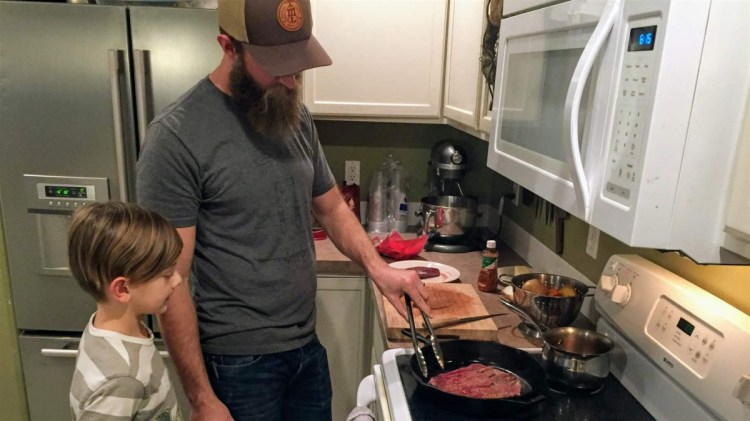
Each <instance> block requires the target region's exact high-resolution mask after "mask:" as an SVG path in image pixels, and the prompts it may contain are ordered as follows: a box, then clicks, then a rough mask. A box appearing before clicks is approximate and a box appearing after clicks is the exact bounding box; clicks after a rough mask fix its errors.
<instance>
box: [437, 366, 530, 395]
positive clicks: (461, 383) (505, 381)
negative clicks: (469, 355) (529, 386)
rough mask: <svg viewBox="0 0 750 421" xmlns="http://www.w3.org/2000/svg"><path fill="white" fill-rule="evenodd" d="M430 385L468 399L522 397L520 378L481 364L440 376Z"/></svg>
mask: <svg viewBox="0 0 750 421" xmlns="http://www.w3.org/2000/svg"><path fill="white" fill-rule="evenodd" d="M429 383H430V384H431V385H432V386H434V387H436V388H438V389H440V390H442V391H443V392H448V393H452V394H454V395H460V396H465V397H468V398H478V399H501V398H510V397H513V396H520V395H521V380H520V379H519V378H518V376H516V375H515V374H511V373H508V372H505V371H502V370H498V369H496V368H494V367H490V366H487V365H484V364H479V363H474V364H471V365H468V366H466V367H461V368H458V369H456V370H451V371H448V372H445V373H442V374H439V375H437V376H435V377H433V378H431V379H430V382H429Z"/></svg>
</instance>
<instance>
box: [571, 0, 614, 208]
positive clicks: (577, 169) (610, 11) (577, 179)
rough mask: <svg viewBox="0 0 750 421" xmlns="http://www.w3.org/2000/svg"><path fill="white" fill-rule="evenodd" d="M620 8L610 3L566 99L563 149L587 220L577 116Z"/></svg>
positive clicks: (586, 189) (587, 195) (587, 194)
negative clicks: (587, 85)
mask: <svg viewBox="0 0 750 421" xmlns="http://www.w3.org/2000/svg"><path fill="white" fill-rule="evenodd" d="M621 8H622V0H611V1H609V2H608V4H607V6H606V7H605V8H604V11H603V12H602V16H601V19H600V20H599V23H598V24H597V25H596V28H594V32H593V33H592V34H591V39H590V40H589V42H588V43H587V44H586V47H585V48H584V49H583V54H581V58H580V60H578V64H577V65H576V69H575V71H574V72H573V77H572V79H571V81H570V86H569V87H568V95H567V97H566V98H565V115H564V118H563V131H564V133H567V136H564V137H563V142H565V141H567V145H563V149H565V151H566V155H567V159H568V165H569V166H570V167H571V177H572V178H573V186H574V188H575V189H576V196H577V198H578V201H579V203H580V202H583V203H582V204H583V207H582V209H583V212H584V220H585V221H588V220H589V212H590V206H589V205H590V195H591V192H590V190H589V184H588V180H587V179H586V173H585V171H584V169H583V161H582V159H581V147H580V142H579V141H578V113H579V111H580V109H581V98H582V97H583V89H584V87H585V86H586V81H587V80H588V78H589V75H590V74H591V68H592V67H593V66H594V61H596V58H597V56H598V55H599V53H600V52H601V51H602V49H603V47H604V42H605V41H606V40H607V36H608V35H609V33H610V32H611V31H612V28H613V27H614V23H615V18H616V17H617V16H618V14H619V13H620V9H621Z"/></svg>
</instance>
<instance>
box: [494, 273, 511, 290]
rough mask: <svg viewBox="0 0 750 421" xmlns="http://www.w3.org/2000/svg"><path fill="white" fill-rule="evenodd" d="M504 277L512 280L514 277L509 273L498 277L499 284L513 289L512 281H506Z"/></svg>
mask: <svg viewBox="0 0 750 421" xmlns="http://www.w3.org/2000/svg"><path fill="white" fill-rule="evenodd" d="M503 277H508V278H510V279H513V275H508V274H507V273H503V274H500V275H498V277H497V280H498V282H500V283H501V284H503V285H505V286H506V287H512V286H513V283H512V282H510V281H506V280H505V279H503Z"/></svg>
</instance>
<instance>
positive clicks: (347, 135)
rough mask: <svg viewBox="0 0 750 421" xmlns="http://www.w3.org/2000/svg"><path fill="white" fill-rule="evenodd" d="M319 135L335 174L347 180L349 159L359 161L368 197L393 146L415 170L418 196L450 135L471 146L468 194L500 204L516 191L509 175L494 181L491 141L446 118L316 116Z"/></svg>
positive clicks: (413, 191)
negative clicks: (437, 147)
mask: <svg viewBox="0 0 750 421" xmlns="http://www.w3.org/2000/svg"><path fill="white" fill-rule="evenodd" d="M315 125H316V127H317V128H318V135H319V137H320V141H321V143H322V144H323V150H324V151H325V154H326V158H327V159H328V164H329V165H330V166H331V170H332V171H333V175H334V176H335V177H336V180H339V183H340V182H341V180H343V177H344V161H360V181H361V185H360V198H361V199H362V200H365V201H366V200H367V194H368V192H369V190H370V179H371V178H372V173H373V171H375V170H376V169H377V168H378V167H379V166H380V163H381V162H382V161H383V158H384V157H385V155H386V154H387V153H389V152H392V153H393V154H394V155H395V156H396V157H397V158H398V159H399V160H400V161H401V163H402V164H403V165H404V167H405V168H406V169H407V171H408V172H409V175H410V187H409V189H408V190H407V198H408V199H407V200H408V201H410V202H418V201H419V200H420V199H421V198H422V197H424V196H425V195H427V191H428V189H429V184H428V183H429V179H428V174H429V167H428V164H427V162H428V161H429V160H430V151H431V149H432V146H433V145H434V144H435V143H438V142H440V141H442V140H450V141H451V142H452V143H453V144H455V145H457V146H460V147H462V148H463V149H464V150H466V155H467V158H468V164H467V165H468V168H469V170H468V171H467V173H466V179H465V180H464V182H463V183H462V188H463V189H464V192H465V194H467V195H473V196H478V198H479V202H480V203H493V204H494V205H495V206H497V202H498V201H499V200H500V196H501V195H502V194H503V193H505V192H508V191H511V189H512V184H511V183H510V182H508V181H507V180H505V179H502V180H500V181H497V180H496V182H495V183H493V184H492V185H490V184H489V183H488V182H487V180H489V179H491V178H492V177H494V174H495V173H494V172H493V171H492V170H490V169H489V168H487V142H484V141H482V140H480V139H477V138H476V137H474V136H470V135H468V134H466V133H464V132H461V131H459V130H456V129H454V128H452V127H450V126H447V125H443V124H409V123H363V122H352V121H329V120H317V121H316V122H315Z"/></svg>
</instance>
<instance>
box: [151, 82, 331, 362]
mask: <svg viewBox="0 0 750 421" xmlns="http://www.w3.org/2000/svg"><path fill="white" fill-rule="evenodd" d="M334 186H335V180H334V178H333V175H332V174H331V170H330V168H329V167H328V164H327V163H326V160H325V156H324V154H323V150H322V148H321V146H320V142H319V141H318V135H317V132H316V130H315V126H314V124H313V120H312V117H311V116H310V114H309V112H308V110H307V109H306V108H305V109H304V113H303V116H302V124H301V126H300V128H299V130H297V131H295V133H294V134H293V135H291V136H289V137H287V138H285V139H268V138H266V137H264V136H262V135H260V134H258V133H257V132H256V131H255V130H254V129H253V128H252V127H250V125H249V123H248V122H247V119H246V118H245V117H244V115H242V114H241V113H240V112H239V111H238V109H237V108H236V107H235V106H234V104H233V103H232V101H231V99H230V98H229V96H227V95H225V94H224V93H223V92H221V91H220V90H219V89H218V88H217V87H216V86H215V85H214V84H213V83H212V82H211V81H210V80H209V79H208V78H206V79H203V80H202V81H200V82H199V83H198V84H197V85H196V86H194V87H193V88H192V89H191V90H189V91H188V92H187V93H185V94H184V95H183V96H182V97H181V98H180V99H178V100H177V101H176V102H175V103H174V104H172V105H170V106H169V107H167V108H166V109H165V110H164V111H163V112H162V113H161V114H160V115H159V116H158V117H156V118H155V119H154V121H153V122H152V123H151V124H150V125H149V128H148V131H147V134H146V139H145V147H144V148H143V150H142V151H141V156H140V158H139V160H138V166H137V189H136V190H137V193H138V202H139V203H141V204H143V205H144V206H146V207H149V208H151V209H153V210H155V211H157V212H159V213H160V214H162V215H164V216H165V217H166V218H168V219H169V220H170V221H171V222H172V223H173V224H174V225H175V226H176V227H190V226H195V227H196V244H195V253H194V258H193V268H192V274H191V281H192V285H193V288H194V290H193V298H194V300H195V304H196V310H197V314H198V321H199V327H200V340H201V344H202V347H203V351H204V352H208V353H215V354H230V355H241V354H250V355H257V354H267V353H273V352H281V351H287V350H290V349H294V348H298V347H300V346H302V345H304V344H306V343H307V342H309V341H310V340H311V339H312V338H313V336H314V333H315V290H316V286H317V283H316V272H315V247H314V244H313V239H312V228H311V227H312V221H311V200H312V198H313V197H315V196H319V195H321V194H323V193H325V192H327V191H329V190H330V189H331V188H333V187H334Z"/></svg>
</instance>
